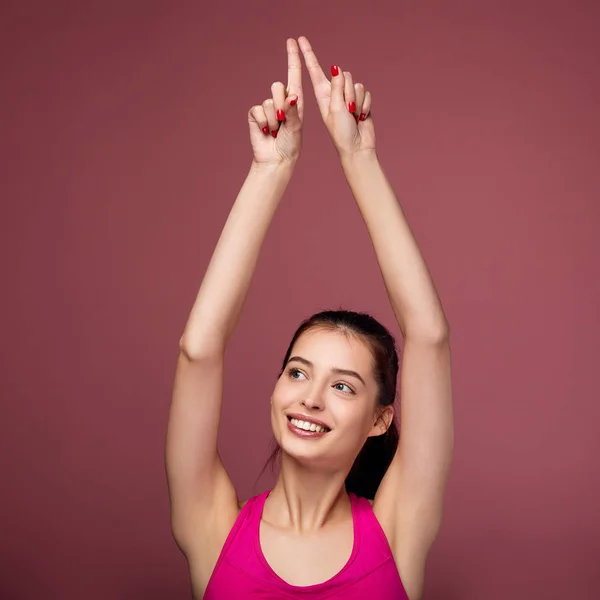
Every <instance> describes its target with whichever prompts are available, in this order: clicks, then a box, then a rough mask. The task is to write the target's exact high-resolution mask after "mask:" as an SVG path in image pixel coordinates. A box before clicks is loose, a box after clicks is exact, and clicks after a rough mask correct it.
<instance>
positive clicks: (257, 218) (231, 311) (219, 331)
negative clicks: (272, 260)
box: [181, 163, 294, 356]
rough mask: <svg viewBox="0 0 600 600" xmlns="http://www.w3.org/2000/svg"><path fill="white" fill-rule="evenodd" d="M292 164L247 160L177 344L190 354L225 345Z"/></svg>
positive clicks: (220, 348)
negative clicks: (245, 171)
mask: <svg viewBox="0 0 600 600" xmlns="http://www.w3.org/2000/svg"><path fill="white" fill-rule="evenodd" d="M293 169H294V167H293V165H292V164H287V163H286V164H283V165H279V166H268V167H264V166H260V167H257V166H254V165H253V166H252V168H251V169H250V172H249V173H248V176H247V178H246V180H245V182H244V184H243V186H242V188H241V190H240V192H239V194H238V197H237V199H236V201H235V204H234V205H233V208H232V209H231V212H230V213H229V217H228V219H227V222H226V224H225V227H224V228H223V231H222V233H221V236H220V238H219V241H218V243H217V246H216V248H215V251H214V253H213V256H212V258H211V261H210V263H209V266H208V268H207V270H206V274H205V276H204V279H203V281H202V284H201V286H200V290H199V292H198V295H197V298H196V301H195V303H194V306H193V308H192V311H191V313H190V316H189V319H188V322H187V325H186V327H185V331H184V334H183V336H182V338H181V348H182V349H183V350H185V352H186V353H187V354H189V355H192V356H193V355H201V354H202V353H204V352H214V351H215V350H224V348H225V345H226V343H227V340H228V339H229V337H230V336H231V334H232V332H233V330H234V328H235V325H236V324H237V321H238V318H239V315H240V312H241V310H242V307H243V304H244V301H245V299H246V295H247V293H248V289H249V287H250V282H251V279H252V275H253V273H254V269H255V267H256V262H257V260H258V256H259V253H260V248H261V245H262V242H263V240H264V238H265V235H266V233H267V230H268V228H269V225H270V223H271V221H272V219H273V216H274V214H275V212H276V210H277V207H278V205H279V202H280V200H281V198H282V196H283V193H284V192H285V189H286V187H287V184H288V182H289V180H290V178H291V175H292V173H293Z"/></svg>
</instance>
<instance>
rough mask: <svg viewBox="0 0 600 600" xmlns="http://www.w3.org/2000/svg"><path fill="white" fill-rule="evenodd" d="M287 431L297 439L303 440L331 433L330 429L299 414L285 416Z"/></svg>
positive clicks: (322, 423) (316, 420)
mask: <svg viewBox="0 0 600 600" xmlns="http://www.w3.org/2000/svg"><path fill="white" fill-rule="evenodd" d="M286 416H287V421H288V429H289V430H290V431H291V432H292V433H293V434H295V435H297V436H298V437H301V438H304V439H313V438H320V437H323V436H324V435H326V434H327V433H329V432H330V431H331V428H330V427H329V426H328V425H327V424H326V423H324V422H323V421H320V420H319V419H313V418H312V417H307V416H306V415H301V414H291V415H286Z"/></svg>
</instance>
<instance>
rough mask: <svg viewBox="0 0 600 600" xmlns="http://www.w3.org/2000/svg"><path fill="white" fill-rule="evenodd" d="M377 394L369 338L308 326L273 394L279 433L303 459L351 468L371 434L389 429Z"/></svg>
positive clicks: (274, 424) (275, 430)
mask: <svg viewBox="0 0 600 600" xmlns="http://www.w3.org/2000/svg"><path fill="white" fill-rule="evenodd" d="M377 395H378V388H377V382H376V381H375V377H374V372H373V356H372V354H371V352H370V350H369V346H368V345H367V343H366V342H363V341H361V340H360V338H358V337H356V336H354V335H348V334H346V333H342V332H340V331H336V330H331V329H312V330H309V331H306V332H304V333H303V334H302V335H301V336H300V337H299V338H298V340H297V341H296V343H295V344H294V347H293V349H292V352H291V354H290V358H289V360H288V362H287V364H286V365H285V368H284V371H283V373H282V374H281V376H280V378H279V380H278V381H277V384H276V386H275V389H274V391H273V395H272V397H271V425H272V427H273V433H274V435H275V439H276V440H277V442H278V444H279V446H280V447H281V449H282V451H283V452H284V453H285V454H288V455H289V456H291V457H293V458H295V459H297V460H299V461H302V462H310V463H313V464H322V465H323V466H327V468H331V469H344V468H346V469H347V468H350V466H351V465H352V463H353V462H354V459H355V458H356V455H357V454H358V452H359V451H360V449H361V448H362V446H363V444H364V443H365V441H366V439H367V437H369V436H370V435H379V434H381V433H384V432H385V426H383V425H382V421H381V420H380V419H378V418H377V417H378V414H379V413H378V410H377V406H376V399H377ZM382 427H383V429H382Z"/></svg>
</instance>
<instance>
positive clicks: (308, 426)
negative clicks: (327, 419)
mask: <svg viewBox="0 0 600 600" xmlns="http://www.w3.org/2000/svg"><path fill="white" fill-rule="evenodd" d="M290 423H291V424H292V425H293V426H294V427H298V429H304V431H314V432H316V433H325V432H327V431H329V429H327V427H322V426H321V425H317V424H316V423H311V422H309V421H301V420H300V419H293V418H292V419H290Z"/></svg>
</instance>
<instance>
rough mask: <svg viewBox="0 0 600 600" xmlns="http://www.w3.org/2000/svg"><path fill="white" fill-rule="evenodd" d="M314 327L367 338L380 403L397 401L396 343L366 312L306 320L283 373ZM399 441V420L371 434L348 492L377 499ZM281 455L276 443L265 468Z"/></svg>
mask: <svg viewBox="0 0 600 600" xmlns="http://www.w3.org/2000/svg"><path fill="white" fill-rule="evenodd" d="M311 329H332V330H340V331H344V332H347V333H349V334H351V335H355V336H357V337H359V338H361V339H363V340H364V341H366V342H367V343H368V344H369V347H370V350H371V353H372V354H373V359H374V361H373V362H374V370H375V373H374V374H375V378H376V381H377V384H378V387H379V394H378V398H377V404H378V405H379V406H390V405H391V404H393V403H394V400H395V399H396V380H397V376H398V353H397V351H396V342H395V340H394V337H393V336H392V334H391V333H390V332H389V331H388V330H387V329H386V328H385V327H384V326H383V325H382V324H381V323H379V321H377V320H376V319H375V318H373V317H372V316H371V315H369V314H366V313H358V312H353V311H347V310H328V311H323V312H319V313H316V314H314V315H313V316H312V317H309V318H308V319H306V320H305V321H303V322H302V323H301V324H300V326H299V327H298V329H297V330H296V332H295V333H294V335H293V337H292V341H291V342H290V345H289V347H288V349H287V352H286V354H285V358H284V359H283V364H282V367H281V371H280V373H279V376H281V374H282V373H283V371H284V370H285V366H286V364H287V362H288V360H289V358H290V354H291V352H292V349H293V347H294V344H295V343H296V341H297V340H298V338H299V337H300V336H301V335H302V334H303V333H305V332H307V331H309V330H311ZM398 440H399V433H398V426H397V424H396V422H395V420H393V421H392V423H391V424H390V426H389V427H388V429H387V431H386V433H384V434H382V435H379V436H372V437H369V438H368V439H367V441H366V442H365V444H364V446H363V447H362V448H361V450H360V452H359V453H358V456H357V457H356V459H355V461H354V464H353V465H352V468H351V469H350V472H349V473H348V476H347V477H346V491H347V492H352V493H354V494H356V495H357V496H362V497H364V498H369V499H373V498H374V497H375V492H377V488H378V487H379V484H380V483H381V480H382V479H383V476H384V475H385V472H386V471H387V468H388V467H389V465H390V463H391V462H392V459H393V458H394V454H395V453H396V449H397V447H398ZM280 454H281V448H280V447H279V445H278V444H277V443H276V442H275V447H274V449H273V451H272V452H271V455H270V457H269V459H268V461H267V464H266V465H265V468H266V467H267V466H269V465H270V466H271V468H272V469H274V468H275V464H276V462H277V460H278V458H279V457H280ZM264 470H265V469H263V472H264ZM261 474H262V473H261Z"/></svg>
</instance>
